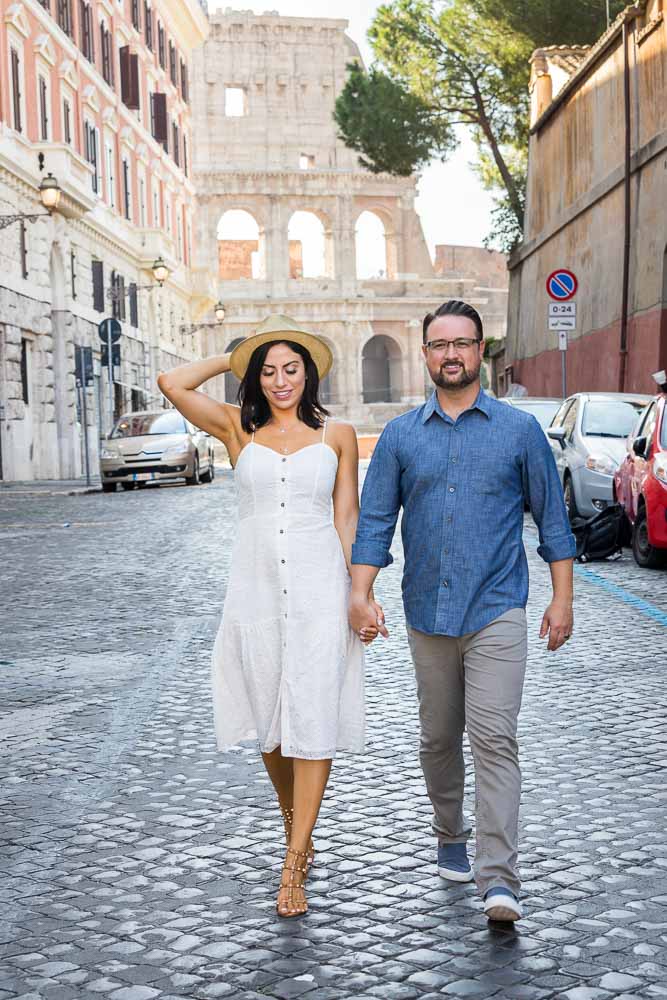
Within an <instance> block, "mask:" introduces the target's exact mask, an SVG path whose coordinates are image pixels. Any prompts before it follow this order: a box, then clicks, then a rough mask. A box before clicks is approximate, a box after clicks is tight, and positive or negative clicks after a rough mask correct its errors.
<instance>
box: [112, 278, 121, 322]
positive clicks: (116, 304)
mask: <svg viewBox="0 0 667 1000" xmlns="http://www.w3.org/2000/svg"><path fill="white" fill-rule="evenodd" d="M111 292H112V296H111V315H112V316H113V318H114V319H120V300H119V298H118V275H117V274H116V272H115V271H112V272H111Z"/></svg>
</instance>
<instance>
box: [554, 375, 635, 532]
mask: <svg viewBox="0 0 667 1000" xmlns="http://www.w3.org/2000/svg"><path fill="white" fill-rule="evenodd" d="M652 398H653V397H652V396H644V395H641V394H639V393H620V392H577V393H575V394H574V395H572V396H568V398H567V399H566V400H565V401H564V402H563V404H562V405H561V407H560V409H559V410H558V413H557V414H556V416H555V417H554V419H553V420H552V422H551V424H550V425H549V427H548V429H547V437H548V438H549V441H550V444H551V448H552V451H553V454H554V458H555V459H556V465H557V466H558V472H559V474H560V480H561V483H562V484H563V495H564V497H565V505H566V507H567V509H568V513H569V515H570V518H573V517H576V516H577V515H578V514H579V515H581V516H582V517H592V516H593V514H596V513H597V512H598V511H600V510H604V508H605V507H607V506H608V505H609V504H611V503H613V487H614V473H615V472H616V469H617V468H618V466H619V465H620V464H621V462H622V461H623V459H624V458H625V452H626V446H625V442H626V438H627V436H628V434H630V432H631V431H632V429H633V428H634V427H635V425H636V423H637V420H638V418H639V415H640V413H641V412H642V410H643V409H644V407H645V406H646V405H647V403H650V402H651V399H652Z"/></svg>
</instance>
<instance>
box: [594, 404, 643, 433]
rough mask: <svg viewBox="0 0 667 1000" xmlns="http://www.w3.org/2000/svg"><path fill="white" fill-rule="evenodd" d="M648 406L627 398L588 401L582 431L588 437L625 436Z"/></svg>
mask: <svg viewBox="0 0 667 1000" xmlns="http://www.w3.org/2000/svg"><path fill="white" fill-rule="evenodd" d="M645 406H646V404H645V403H640V402H639V401H637V402H636V403H635V402H634V401H632V400H627V399H593V400H590V401H589V402H588V403H586V406H585V407H584V415H583V418H582V421H581V433H582V434H584V435H586V436H587V437H611V438H625V437H627V436H628V434H630V433H631V431H632V429H633V427H634V426H635V425H636V423H637V417H638V415H639V414H640V413H641V411H642V410H643V409H644V407H645Z"/></svg>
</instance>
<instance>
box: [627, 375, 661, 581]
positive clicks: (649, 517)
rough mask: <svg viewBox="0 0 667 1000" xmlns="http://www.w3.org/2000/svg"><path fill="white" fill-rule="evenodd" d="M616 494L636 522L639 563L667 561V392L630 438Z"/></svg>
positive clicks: (654, 565)
mask: <svg viewBox="0 0 667 1000" xmlns="http://www.w3.org/2000/svg"><path fill="white" fill-rule="evenodd" d="M614 494H615V497H616V499H617V500H618V502H619V503H620V504H621V505H622V507H623V509H624V510H625V513H626V516H627V518H628V520H629V522H630V524H631V526H632V554H633V555H634V557H635V561H636V562H637V564H638V565H639V566H646V567H648V568H650V569H657V568H658V567H659V566H664V565H666V564H667V394H665V393H661V394H660V395H659V396H656V398H655V399H654V400H653V402H651V403H649V405H648V406H647V407H646V409H645V410H644V412H643V413H642V415H641V417H640V420H639V423H638V424H637V426H636V427H635V429H634V431H633V432H632V435H631V437H630V438H628V453H627V455H626V456H625V458H624V460H623V462H622V463H621V464H620V466H619V467H618V469H617V470H616V473H615V475H614Z"/></svg>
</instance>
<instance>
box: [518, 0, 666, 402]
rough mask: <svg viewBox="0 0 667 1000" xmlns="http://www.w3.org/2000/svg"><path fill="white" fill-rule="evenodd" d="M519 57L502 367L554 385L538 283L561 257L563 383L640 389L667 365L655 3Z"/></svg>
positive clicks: (557, 382) (661, 66) (557, 386)
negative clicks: (526, 135)
mask: <svg viewBox="0 0 667 1000" xmlns="http://www.w3.org/2000/svg"><path fill="white" fill-rule="evenodd" d="M531 69H532V72H531V85H530V86H531V103H532V109H531V136H530V154H529V172H528V196H527V205H526V222H525V229H524V240H523V243H522V244H521V245H520V246H519V247H518V248H517V250H516V251H515V252H514V254H513V255H512V257H511V258H510V262H509V267H510V275H511V277H510V304H509V316H508V332H507V341H506V343H507V348H506V362H505V363H506V365H507V371H508V373H509V374H510V377H511V379H512V380H513V381H514V382H518V383H521V384H523V385H524V386H526V388H527V389H528V391H529V392H530V393H531V394H534V395H558V394H560V392H561V384H562V375H561V360H562V359H561V354H560V352H559V349H558V333H557V332H556V331H555V330H553V329H552V330H550V329H549V320H548V316H547V310H548V305H549V297H548V295H547V290H546V282H547V278H548V277H549V275H550V274H551V272H552V271H555V270H556V269H557V268H568V269H569V270H571V271H573V272H574V273H575V275H576V276H577V278H578V282H579V287H578V291H577V293H576V297H575V300H574V301H575V303H576V317H573V326H574V329H572V330H571V331H570V332H569V334H568V337H569V346H568V348H567V351H566V352H565V355H566V359H565V360H566V365H565V374H566V382H567V384H566V389H567V392H568V393H570V392H576V391H580V390H581V391H585V390H603V391H607V390H626V391H633V392H651V391H652V389H654V388H655V386H654V383H653V381H652V379H651V372H655V371H658V370H660V369H661V368H664V367H665V366H666V365H667V211H666V208H665V206H667V3H665V2H663V0H637V2H636V3H633V4H631V5H628V6H627V7H626V8H625V10H624V11H622V12H621V13H620V14H619V16H618V17H617V18H616V20H615V21H614V22H613V23H612V24H611V25H610V27H609V29H608V30H607V31H606V32H605V33H604V35H602V37H601V38H600V39H599V40H598V41H597V42H596V44H595V45H593V46H592V47H590V48H583V49H582V48H579V49H572V48H569V47H564V46H551V47H549V48H546V49H539V50H538V51H537V52H535V53H534V55H533V58H532V67H531ZM554 325H557V323H556V324H554V323H553V322H552V323H551V326H554Z"/></svg>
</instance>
